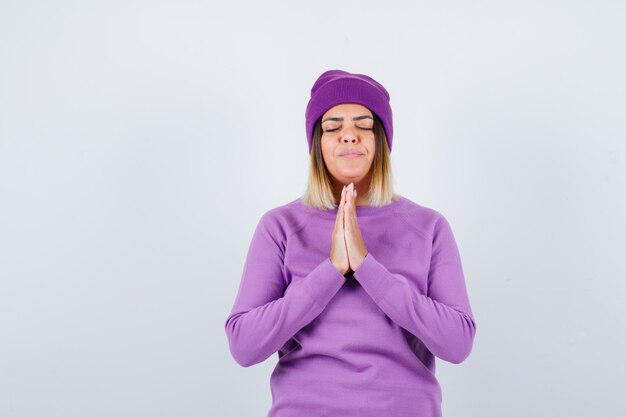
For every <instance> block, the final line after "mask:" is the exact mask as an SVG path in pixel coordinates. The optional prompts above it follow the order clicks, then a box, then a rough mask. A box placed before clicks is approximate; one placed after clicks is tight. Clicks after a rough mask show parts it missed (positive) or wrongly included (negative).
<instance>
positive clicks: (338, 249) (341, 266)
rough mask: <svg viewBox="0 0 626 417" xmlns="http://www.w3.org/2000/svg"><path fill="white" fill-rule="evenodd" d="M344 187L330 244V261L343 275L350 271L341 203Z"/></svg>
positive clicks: (343, 198)
mask: <svg viewBox="0 0 626 417" xmlns="http://www.w3.org/2000/svg"><path fill="white" fill-rule="evenodd" d="M346 192H347V191H346V187H345V186H344V187H343V189H342V190H341V201H340V202H339V209H338V210H337V218H336V219H335V228H334V229H333V235H332V242H331V245H330V261H331V262H332V264H333V265H334V266H335V268H337V270H338V271H339V272H340V273H341V274H342V275H345V274H346V273H347V272H348V271H350V262H349V261H348V250H347V249H346V238H345V232H344V227H343V205H344V201H345V200H346V198H345V193H346Z"/></svg>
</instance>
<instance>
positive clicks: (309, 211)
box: [225, 70, 476, 417]
mask: <svg viewBox="0 0 626 417" xmlns="http://www.w3.org/2000/svg"><path fill="white" fill-rule="evenodd" d="M389 100H390V99H389V94H388V92H387V90H386V89H385V88H384V87H383V86H382V85H381V84H380V83H378V82H376V81H375V80H373V79H372V78H371V77H368V76H367V75H364V74H353V73H349V72H346V71H342V70H329V71H326V72H324V73H323V74H321V75H320V77H319V78H318V79H317V81H316V82H315V84H314V85H313V88H312V89H311V98H310V101H309V103H308V105H307V109H306V130H307V138H308V144H309V153H310V155H311V159H310V160H311V169H310V178H309V185H308V188H307V190H306V193H305V194H304V195H303V196H302V197H300V198H298V199H296V200H293V201H291V202H290V203H288V204H285V205H283V206H280V207H276V208H273V209H271V210H269V211H267V212H266V213H265V214H264V215H263V216H261V219H260V221H259V223H258V225H257V228H256V230H255V232H254V235H253V237H252V242H251V243H250V246H249V249H248V255H247V258H246V262H245V265H244V267H243V275H242V278H241V282H240V285H239V290H238V293H237V297H236V299H235V303H234V306H233V308H232V311H231V313H230V315H229V317H228V318H227V320H226V323H225V330H226V334H227V337H228V342H229V347H230V351H231V353H232V355H233V357H234V359H235V360H236V361H237V362H238V363H239V364H240V365H242V366H245V367H247V366H250V365H254V364H257V363H259V362H262V361H264V360H265V359H267V358H268V357H269V356H271V355H272V354H274V353H275V352H278V363H277V364H276V367H275V369H274V372H273V373H272V375H271V379H270V387H271V391H272V407H271V409H270V410H269V414H268V416H269V417H299V416H340V417H346V416H359V417H369V416H372V417H374V416H375V417H390V416H394V417H417V416H420V417H427V416H428V417H430V416H433V417H434V416H441V402H442V395H441V389H440V386H439V383H438V381H437V379H436V378H435V356H436V357H438V358H440V359H442V360H445V361H448V362H451V363H460V362H462V361H463V360H464V359H465V358H466V357H467V356H468V355H469V353H470V351H471V349H472V345H473V341H474V335H475V333H476V324H475V322H474V318H473V314H472V311H471V308H470V303H469V299H468V294H467V290H466V286H465V280H464V276H463V270H462V267H461V260H460V256H459V252H458V249H457V245H456V242H455V239H454V236H453V234H452V230H451V228H450V225H449V223H448V222H447V220H446V219H445V218H444V216H443V215H442V214H441V213H439V212H438V211H436V210H434V209H431V208H428V207H425V206H422V205H419V204H417V203H415V202H412V201H410V200H409V199H407V198H405V197H402V196H400V195H398V194H395V193H393V191H392V184H391V166H390V159H389V154H390V153H391V145H392V138H393V126H392V112H391V106H390V104H389Z"/></svg>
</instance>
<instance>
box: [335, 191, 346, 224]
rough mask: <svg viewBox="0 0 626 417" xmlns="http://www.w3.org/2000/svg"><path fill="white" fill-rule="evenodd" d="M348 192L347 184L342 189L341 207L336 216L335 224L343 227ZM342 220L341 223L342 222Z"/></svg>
mask: <svg viewBox="0 0 626 417" xmlns="http://www.w3.org/2000/svg"><path fill="white" fill-rule="evenodd" d="M345 192H346V186H345V185H344V186H343V188H342V189H341V197H340V199H339V207H338V209H337V217H336V218H335V226H339V225H341V227H343V210H344V200H345V198H344V196H345ZM340 222H341V223H340Z"/></svg>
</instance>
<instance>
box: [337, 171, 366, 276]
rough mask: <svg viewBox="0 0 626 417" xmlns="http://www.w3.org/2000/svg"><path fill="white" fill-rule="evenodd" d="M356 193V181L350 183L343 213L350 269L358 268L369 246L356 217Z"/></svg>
mask: <svg viewBox="0 0 626 417" xmlns="http://www.w3.org/2000/svg"><path fill="white" fill-rule="evenodd" d="M354 194H355V192H354V183H350V184H349V185H348V190H347V192H346V193H345V203H344V207H343V210H344V211H343V213H344V233H345V238H346V249H347V252H348V261H349V263H350V269H352V271H356V270H357V268H358V267H359V265H361V262H363V259H365V256H366V255H367V247H366V246H365V242H364V241H363V236H361V230H360V229H359V223H358V221H357V217H356V205H355V201H356V196H355V195H354Z"/></svg>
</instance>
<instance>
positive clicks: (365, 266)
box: [354, 252, 396, 304]
mask: <svg viewBox="0 0 626 417" xmlns="http://www.w3.org/2000/svg"><path fill="white" fill-rule="evenodd" d="M354 278H356V279H357V281H359V284H361V286H362V287H363V288H364V289H365V291H366V292H367V293H368V294H369V295H370V297H372V299H373V300H374V301H375V302H376V303H377V304H378V302H379V301H380V300H382V299H383V298H384V297H385V295H387V293H388V292H389V290H390V289H391V287H393V286H394V284H396V279H395V278H394V276H393V274H391V273H390V272H389V270H387V268H385V267H384V266H383V265H382V264H381V263H380V262H378V260H376V258H374V256H373V255H372V253H371V252H368V253H367V255H365V258H364V259H363V262H361V265H359V267H358V268H357V269H356V271H354Z"/></svg>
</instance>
